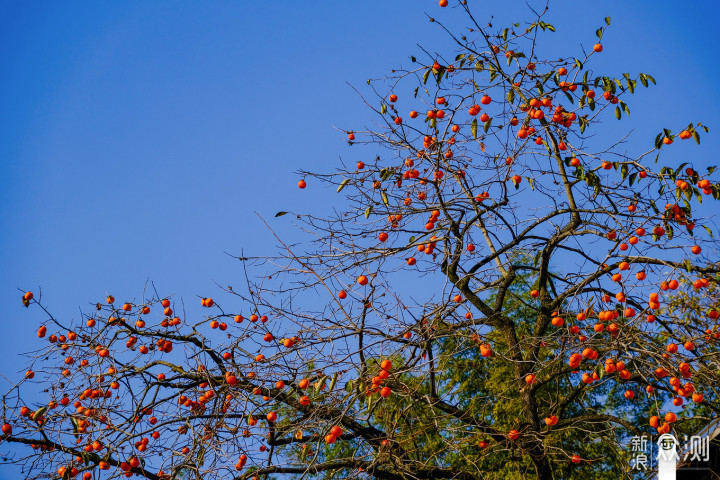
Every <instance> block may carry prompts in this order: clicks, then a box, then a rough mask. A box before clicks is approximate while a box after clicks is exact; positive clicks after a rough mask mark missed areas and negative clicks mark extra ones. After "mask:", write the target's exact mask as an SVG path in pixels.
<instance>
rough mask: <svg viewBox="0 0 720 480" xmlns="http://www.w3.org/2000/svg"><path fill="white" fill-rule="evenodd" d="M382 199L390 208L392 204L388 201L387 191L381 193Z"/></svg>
mask: <svg viewBox="0 0 720 480" xmlns="http://www.w3.org/2000/svg"><path fill="white" fill-rule="evenodd" d="M380 197H381V198H382V201H383V203H384V204H385V205H387V206H390V202H389V201H388V196H387V193H385V190H383V191H382V192H380Z"/></svg>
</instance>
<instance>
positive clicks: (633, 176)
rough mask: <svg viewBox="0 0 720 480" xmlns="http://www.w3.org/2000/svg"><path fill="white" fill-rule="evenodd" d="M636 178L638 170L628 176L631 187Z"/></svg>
mask: <svg viewBox="0 0 720 480" xmlns="http://www.w3.org/2000/svg"><path fill="white" fill-rule="evenodd" d="M636 178H637V172H635V173H631V174H630V177H629V178H628V182H629V183H630V186H631V187H632V185H633V183H635V179H636Z"/></svg>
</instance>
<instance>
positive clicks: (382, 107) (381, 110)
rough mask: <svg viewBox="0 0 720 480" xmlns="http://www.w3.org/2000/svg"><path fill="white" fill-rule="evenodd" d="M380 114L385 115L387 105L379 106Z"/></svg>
mask: <svg viewBox="0 0 720 480" xmlns="http://www.w3.org/2000/svg"><path fill="white" fill-rule="evenodd" d="M380 113H382V114H383V115H384V114H386V113H387V105H385V104H384V103H382V104H380Z"/></svg>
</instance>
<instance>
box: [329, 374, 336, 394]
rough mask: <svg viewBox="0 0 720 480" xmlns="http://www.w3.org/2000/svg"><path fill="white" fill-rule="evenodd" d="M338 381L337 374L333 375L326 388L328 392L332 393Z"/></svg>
mask: <svg viewBox="0 0 720 480" xmlns="http://www.w3.org/2000/svg"><path fill="white" fill-rule="evenodd" d="M337 379H338V372H335V373H333V376H332V380H330V386H329V387H328V392H332V391H333V389H334V388H335V384H336V383H337Z"/></svg>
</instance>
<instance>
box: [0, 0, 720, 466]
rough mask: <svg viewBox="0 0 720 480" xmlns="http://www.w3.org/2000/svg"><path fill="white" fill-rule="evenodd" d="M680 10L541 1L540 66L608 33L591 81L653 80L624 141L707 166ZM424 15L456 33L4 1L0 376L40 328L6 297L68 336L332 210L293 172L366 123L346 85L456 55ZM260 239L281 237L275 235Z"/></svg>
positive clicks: (708, 45)
mask: <svg viewBox="0 0 720 480" xmlns="http://www.w3.org/2000/svg"><path fill="white" fill-rule="evenodd" d="M470 1H471V4H473V3H475V4H477V5H478V8H476V9H475V12H476V15H477V17H478V19H479V20H481V21H486V20H488V19H489V16H490V15H495V17H496V19H495V20H494V23H495V24H496V25H497V26H499V25H501V24H502V23H503V22H506V21H508V20H510V19H513V20H524V19H526V18H528V17H525V16H523V15H522V14H521V12H522V11H523V5H524V2H480V1H475V2H473V1H472V0H470ZM455 2H456V0H451V5H452V4H455ZM531 3H532V4H533V5H544V2H537V1H531ZM692 4H693V5H694V6H693V7H686V8H685V11H683V9H682V8H681V5H690V2H687V3H684V4H683V3H679V2H675V1H669V0H664V1H649V0H647V1H633V2H627V1H615V0H613V1H606V2H602V3H586V2H577V1H567V0H560V1H557V2H553V4H552V5H551V12H550V14H549V16H548V17H547V20H548V21H549V22H551V23H553V24H555V25H556V26H557V33H556V34H555V37H554V40H553V42H554V43H550V44H548V47H549V50H548V51H547V52H546V53H547V54H548V56H550V57H552V56H565V55H572V54H575V53H577V52H578V48H579V46H580V45H584V46H585V47H586V48H587V47H589V46H591V45H592V44H593V43H595V42H594V38H595V37H594V34H593V32H594V30H595V28H597V27H598V26H600V25H601V24H602V19H603V18H604V17H605V16H608V15H609V16H611V17H612V24H613V25H612V27H611V29H610V31H609V32H608V34H607V36H606V38H605V39H604V42H603V43H604V45H605V51H604V52H603V54H602V55H603V57H602V59H601V60H600V61H601V62H602V64H603V65H604V66H605V67H610V68H611V69H613V70H614V71H615V72H617V74H621V73H622V72H638V71H643V72H647V73H651V74H653V75H654V77H655V78H656V80H657V81H658V87H656V88H654V89H650V90H649V91H644V92H642V93H641V94H640V95H639V96H638V95H636V96H635V98H634V99H633V101H634V105H631V108H633V112H632V117H631V118H633V120H634V121H637V122H640V123H642V122H644V121H647V122H652V126H648V130H647V133H646V132H645V130H644V129H643V127H642V126H640V127H639V128H638V133H639V134H642V135H645V138H647V135H652V137H654V135H655V133H656V132H657V131H658V130H659V127H662V126H672V125H676V126H679V125H681V124H686V123H688V122H689V121H698V120H701V121H704V122H705V123H707V124H708V125H710V127H715V128H714V131H711V135H709V136H705V137H704V139H703V147H704V148H703V149H701V150H695V151H697V152H700V151H702V153H701V154H700V153H699V154H700V155H704V156H705V157H706V158H712V157H714V155H712V154H711V153H712V152H713V151H717V150H718V148H717V147H718V146H719V145H718V144H719V143H720V141H719V140H718V135H720V130H718V129H717V125H716V124H715V122H714V114H715V112H714V109H715V106H716V105H718V104H720V98H718V93H717V88H716V87H715V86H714V85H713V78H716V76H717V75H718V73H720V69H719V67H718V62H717V61H718V55H717V50H716V49H717V26H716V25H715V23H716V18H717V14H718V8H717V7H716V6H714V5H715V2H693V3H692ZM510 9H512V11H510ZM425 12H428V13H430V14H431V15H433V16H436V17H438V18H439V19H442V20H443V21H448V22H449V23H452V18H457V17H458V15H457V12H456V11H453V9H451V8H446V9H440V8H439V7H438V6H437V2H436V1H434V0H432V1H431V0H427V1H426V0H405V1H394V0H391V1H385V2H379V1H375V2H366V1H363V2H347V1H321V2H309V1H302V2H301V1H289V0H288V1H274V2H268V1H255V2H249V1H239V0H238V1H232V2H231V1H211V2H207V1H204V2H200V1H186V2H169V1H153V2H141V1H125V2H89V1H75V2H51V1H38V2H19V1H16V2H9V1H5V2H2V3H1V4H0V61H1V62H2V75H1V76H0V272H1V273H0V303H1V304H2V316H1V317H0V324H1V325H2V328H3V330H2V331H3V332H4V333H5V335H3V338H4V343H3V348H2V357H0V358H1V359H2V363H1V365H0V373H2V374H3V375H4V376H15V375H17V373H18V372H20V371H24V362H23V360H22V359H21V358H19V357H18V356H17V355H18V354H19V353H20V352H22V351H27V350H29V349H31V348H33V345H35V342H36V341H37V340H36V339H35V337H34V334H35V331H36V329H37V327H38V325H39V323H40V322H41V321H42V320H43V317H42V316H40V314H39V312H38V311H37V310H35V311H31V312H27V311H25V309H24V308H23V307H22V305H21V302H20V293H19V292H18V291H17V288H22V289H31V290H33V291H35V292H38V291H39V290H40V289H42V293H43V301H44V303H46V304H47V305H48V306H49V308H50V309H51V311H52V312H54V314H55V315H56V316H59V317H62V318H65V319H66V318H69V317H76V318H77V317H78V316H79V307H85V306H86V305H87V304H88V303H90V302H94V301H96V300H99V299H102V298H104V297H105V295H106V293H112V294H114V295H115V296H116V297H117V298H118V300H119V301H125V300H131V299H133V298H138V297H139V296H140V295H141V293H142V288H143V285H144V283H145V281H146V280H148V279H150V280H152V281H154V282H155V284H156V285H157V287H158V289H159V291H160V292H161V293H162V294H171V293H174V294H177V295H181V296H183V297H186V298H187V299H194V296H195V295H198V294H200V295H204V296H208V295H214V294H217V293H218V290H217V287H216V286H215V283H214V282H218V283H220V284H232V283H233V282H238V281H240V279H241V276H240V273H241V272H240V270H239V269H238V265H237V263H234V262H233V261H232V260H231V259H230V258H229V257H227V256H226V255H225V253H224V252H229V253H233V254H240V252H241V249H244V251H245V253H246V254H251V255H263V254H270V253H273V252H274V251H275V249H274V244H275V242H274V239H273V238H272V236H271V234H270V233H269V232H268V231H267V230H265V229H264V227H263V226H262V224H261V222H260V221H259V220H258V219H257V217H256V216H255V214H254V212H255V211H257V212H258V213H260V214H261V215H263V216H265V217H266V218H272V216H273V215H274V213H275V212H277V211H279V210H293V211H297V212H304V211H313V212H315V213H318V212H320V211H322V209H324V208H327V205H328V203H329V202H331V201H332V200H333V199H336V198H337V196H333V194H332V193H331V192H329V191H327V190H323V189H314V188H313V185H312V184H311V185H310V186H309V188H308V189H307V190H305V191H300V190H298V189H297V188H296V187H295V184H296V182H297V180H298V177H297V176H296V175H294V174H293V172H294V171H295V170H296V169H298V168H306V169H316V170H321V169H324V170H331V169H332V168H333V165H334V163H335V162H337V160H338V158H339V156H343V158H347V159H350V160H353V161H354V159H355V157H356V156H357V155H358V154H356V153H354V152H353V151H352V149H349V148H348V146H347V143H346V142H345V141H344V135H342V134H341V133H340V132H337V131H336V130H334V128H333V126H338V127H341V128H353V127H360V126H362V125H363V124H367V123H370V122H371V121H372V117H371V114H370V112H369V111H368V110H367V109H366V108H365V107H364V106H363V104H362V103H361V102H360V101H359V99H358V98H357V96H356V95H355V94H354V93H353V92H352V90H351V89H350V88H349V87H348V86H347V85H346V83H345V82H346V81H347V82H350V83H352V84H354V85H357V86H359V87H362V86H364V85H365V80H366V79H367V78H369V77H373V78H375V77H380V76H382V75H383V74H385V73H386V72H388V71H389V70H390V69H391V68H393V67H396V66H399V65H408V63H409V62H408V57H409V56H410V55H413V54H414V55H418V54H419V53H420V49H419V48H418V47H417V46H416V43H419V44H421V45H423V46H424V47H426V48H427V49H428V50H430V51H443V52H445V53H446V54H447V55H448V56H451V55H452V51H453V48H452V45H451V44H450V43H449V42H448V41H447V38H446V37H445V36H444V34H442V33H441V32H439V30H438V28H437V27H436V26H435V25H432V24H430V23H428V22H427V19H426V16H425ZM458 25H459V24H458ZM648 124H649V123H648ZM359 158H360V157H358V159H359ZM691 160H692V159H691ZM272 223H273V225H285V227H279V228H280V230H279V231H280V233H282V234H283V235H285V236H286V238H292V230H291V229H289V228H287V227H286V226H287V225H288V224H289V217H283V219H282V220H281V219H277V220H274V219H273V222H272ZM7 385H8V384H7V382H6V380H5V379H4V378H3V377H0V390H2V391H5V390H6V387H7ZM4 469H5V467H0V478H16V476H15V475H14V474H13V475H10V476H9V477H4V475H7V473H5V474H4V473H3V470H4Z"/></svg>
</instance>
